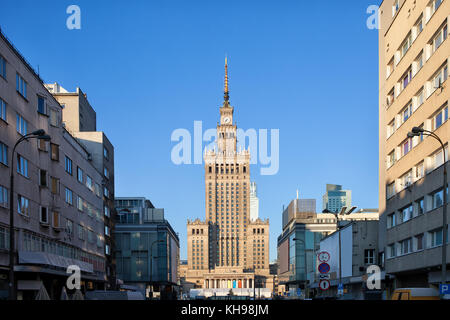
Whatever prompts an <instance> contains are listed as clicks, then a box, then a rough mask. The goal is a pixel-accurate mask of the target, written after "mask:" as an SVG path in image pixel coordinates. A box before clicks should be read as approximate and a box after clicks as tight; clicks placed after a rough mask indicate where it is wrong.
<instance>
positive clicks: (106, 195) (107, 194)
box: [103, 187, 109, 198]
mask: <svg viewBox="0 0 450 320" xmlns="http://www.w3.org/2000/svg"><path fill="white" fill-rule="evenodd" d="M103 195H104V196H105V197H107V198H109V190H108V188H106V187H104V188H103Z"/></svg>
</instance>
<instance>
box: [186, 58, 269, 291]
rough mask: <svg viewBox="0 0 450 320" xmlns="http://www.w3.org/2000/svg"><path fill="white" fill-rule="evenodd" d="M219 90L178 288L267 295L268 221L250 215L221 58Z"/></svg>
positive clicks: (245, 168) (244, 158)
mask: <svg viewBox="0 0 450 320" xmlns="http://www.w3.org/2000/svg"><path fill="white" fill-rule="evenodd" d="M224 91H225V92H224V102H223V105H222V107H220V123H218V125H217V149H215V148H214V149H213V150H206V151H205V154H204V160H205V199H206V204H205V207H206V208H205V214H206V215H205V218H206V219H205V221H200V220H199V219H197V220H194V221H190V220H188V223H187V241H188V243H187V247H188V261H187V265H184V266H183V268H184V270H183V279H182V288H183V291H184V293H185V294H189V293H190V294H191V297H192V296H193V295H194V292H196V293H195V294H198V295H203V296H205V297H210V296H214V297H219V296H229V295H234V296H247V297H249V296H254V295H255V294H256V295H259V296H260V297H271V296H272V291H273V277H271V276H270V270H269V221H268V220H261V219H259V218H257V216H256V214H255V217H254V218H255V219H254V220H252V219H251V217H250V211H251V210H250V193H251V192H250V191H251V190H250V152H249V150H239V151H238V150H237V140H236V124H235V123H233V113H234V108H233V107H232V106H231V105H230V103H229V91H228V64H227V62H226V61H225V90H224ZM255 212H256V207H255ZM192 289H197V290H196V291H193V290H192Z"/></svg>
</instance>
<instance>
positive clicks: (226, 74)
mask: <svg viewBox="0 0 450 320" xmlns="http://www.w3.org/2000/svg"><path fill="white" fill-rule="evenodd" d="M224 98H225V102H226V103H228V101H229V100H230V96H229V94H228V61H227V56H225V89H224Z"/></svg>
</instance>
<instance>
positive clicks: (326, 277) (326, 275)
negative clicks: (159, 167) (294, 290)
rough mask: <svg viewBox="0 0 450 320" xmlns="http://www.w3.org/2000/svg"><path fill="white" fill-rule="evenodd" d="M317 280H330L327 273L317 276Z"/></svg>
mask: <svg viewBox="0 0 450 320" xmlns="http://www.w3.org/2000/svg"><path fill="white" fill-rule="evenodd" d="M319 279H320V280H322V279H330V274H329V273H325V274H319Z"/></svg>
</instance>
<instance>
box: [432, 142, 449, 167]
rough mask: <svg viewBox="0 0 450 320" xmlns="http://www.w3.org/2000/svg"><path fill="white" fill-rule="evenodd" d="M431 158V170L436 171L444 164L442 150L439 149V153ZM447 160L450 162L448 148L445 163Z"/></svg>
mask: <svg viewBox="0 0 450 320" xmlns="http://www.w3.org/2000/svg"><path fill="white" fill-rule="evenodd" d="M430 158H431V166H430V170H434V169H436V168H438V167H440V166H441V165H443V164H444V157H443V155H442V149H439V150H438V151H437V152H435V153H434V154H433V155H431V156H430ZM447 160H448V147H445V161H447Z"/></svg>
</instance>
